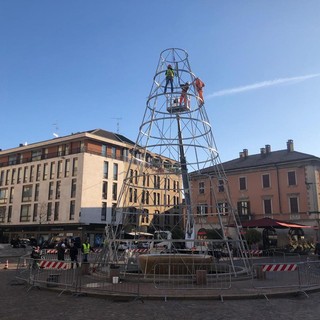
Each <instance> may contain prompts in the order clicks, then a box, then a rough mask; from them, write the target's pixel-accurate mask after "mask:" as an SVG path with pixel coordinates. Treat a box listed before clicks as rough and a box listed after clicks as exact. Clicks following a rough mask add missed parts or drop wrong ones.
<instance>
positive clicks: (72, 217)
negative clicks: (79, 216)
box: [69, 200, 76, 220]
mask: <svg viewBox="0 0 320 320" xmlns="http://www.w3.org/2000/svg"><path fill="white" fill-rule="evenodd" d="M75 206H76V204H75V201H74V200H72V201H70V210H69V211H70V212H69V220H74V213H75Z"/></svg>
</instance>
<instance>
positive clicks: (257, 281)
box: [252, 261, 320, 291]
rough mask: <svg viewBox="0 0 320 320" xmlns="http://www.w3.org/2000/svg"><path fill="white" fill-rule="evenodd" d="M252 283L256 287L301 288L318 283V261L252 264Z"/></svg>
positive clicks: (319, 271) (319, 270)
mask: <svg viewBox="0 0 320 320" xmlns="http://www.w3.org/2000/svg"><path fill="white" fill-rule="evenodd" d="M253 270H254V271H255V272H254V273H253V275H252V284H253V287H254V288H256V289H260V290H261V289H275V288H287V289H289V288H291V289H292V288H296V289H297V290H301V291H303V288H305V287H310V286H319V285H320V261H319V262H318V261H313V262H311V261H305V262H295V263H290V262H287V263H256V264H253Z"/></svg>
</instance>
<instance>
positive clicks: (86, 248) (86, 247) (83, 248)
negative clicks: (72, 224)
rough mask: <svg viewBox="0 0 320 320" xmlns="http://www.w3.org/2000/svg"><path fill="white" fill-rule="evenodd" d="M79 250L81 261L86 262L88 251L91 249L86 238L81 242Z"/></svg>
mask: <svg viewBox="0 0 320 320" xmlns="http://www.w3.org/2000/svg"><path fill="white" fill-rule="evenodd" d="M81 251H82V254H83V256H82V261H83V262H88V254H89V252H90V251H93V249H92V248H91V246H90V243H89V240H88V239H86V241H85V242H84V243H83V244H82V246H81Z"/></svg>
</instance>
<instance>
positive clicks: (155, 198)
mask: <svg viewBox="0 0 320 320" xmlns="http://www.w3.org/2000/svg"><path fill="white" fill-rule="evenodd" d="M156 204H157V194H156V193H155V192H154V193H153V205H154V206H155V205H156Z"/></svg>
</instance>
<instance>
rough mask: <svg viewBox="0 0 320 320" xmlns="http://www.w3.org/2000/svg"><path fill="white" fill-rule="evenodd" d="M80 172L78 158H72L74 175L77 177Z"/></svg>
mask: <svg viewBox="0 0 320 320" xmlns="http://www.w3.org/2000/svg"><path fill="white" fill-rule="evenodd" d="M77 173H78V158H74V159H73V160H72V176H73V177H75V176H76V175H77Z"/></svg>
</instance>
